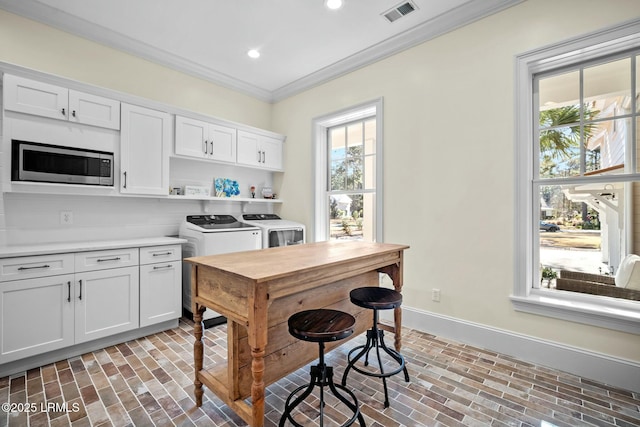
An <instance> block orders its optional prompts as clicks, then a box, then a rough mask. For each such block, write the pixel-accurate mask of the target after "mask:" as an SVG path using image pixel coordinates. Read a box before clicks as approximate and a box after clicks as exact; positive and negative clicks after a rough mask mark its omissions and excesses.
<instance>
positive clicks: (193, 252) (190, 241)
mask: <svg viewBox="0 0 640 427" xmlns="http://www.w3.org/2000/svg"><path fill="white" fill-rule="evenodd" d="M179 236H180V237H182V238H183V239H187V243H185V244H184V245H183V248H182V255H183V256H184V257H185V258H189V257H194V256H204V255H217V254H223V253H230V252H240V251H249V250H254V249H262V230H261V229H260V228H259V227H256V226H251V225H249V224H244V223H242V222H239V221H238V220H236V219H235V218H234V217H233V216H231V215H188V216H187V218H186V219H185V221H184V222H183V223H182V224H181V225H180V231H179ZM182 307H183V312H186V313H185V314H186V315H187V316H191V318H193V313H191V264H189V263H186V262H183V263H182ZM203 320H204V325H205V327H207V328H208V327H211V326H214V325H218V324H221V323H224V322H225V321H226V319H225V318H224V317H223V316H221V315H220V314H219V313H217V312H215V311H213V310H209V309H207V310H206V311H205V312H204V314H203Z"/></svg>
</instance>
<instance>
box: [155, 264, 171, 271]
mask: <svg viewBox="0 0 640 427" xmlns="http://www.w3.org/2000/svg"><path fill="white" fill-rule="evenodd" d="M165 268H173V265H171V264H168V265H160V266H157V265H154V266H153V269H154V270H162V269H165Z"/></svg>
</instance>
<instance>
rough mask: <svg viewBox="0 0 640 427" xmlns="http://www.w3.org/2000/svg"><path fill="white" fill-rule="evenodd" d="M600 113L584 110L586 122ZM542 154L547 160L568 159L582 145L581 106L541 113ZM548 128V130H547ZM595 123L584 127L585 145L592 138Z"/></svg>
mask: <svg viewBox="0 0 640 427" xmlns="http://www.w3.org/2000/svg"><path fill="white" fill-rule="evenodd" d="M598 113H599V111H596V110H589V109H588V108H586V106H585V109H584V120H585V121H591V120H592V119H593V118H594V117H595V116H596V115H597V114H598ZM540 127H541V128H543V130H541V131H540V153H542V154H543V155H544V156H545V157H547V158H550V159H551V158H552V159H558V158H561V157H563V158H565V159H568V158H570V157H572V156H573V155H574V154H575V153H574V151H573V150H574V149H575V148H577V147H578V146H579V143H580V106H579V105H568V106H565V107H560V108H553V109H551V110H545V111H540ZM545 128H547V129H545ZM593 129H594V124H593V123H587V124H585V125H584V126H583V131H584V143H585V145H586V143H587V141H588V140H589V138H590V137H591V135H592V133H593Z"/></svg>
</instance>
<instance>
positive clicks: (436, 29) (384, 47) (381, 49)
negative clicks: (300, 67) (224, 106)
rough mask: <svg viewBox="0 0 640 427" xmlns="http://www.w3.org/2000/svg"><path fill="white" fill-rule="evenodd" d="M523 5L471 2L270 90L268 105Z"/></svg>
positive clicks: (509, 0)
mask: <svg viewBox="0 0 640 427" xmlns="http://www.w3.org/2000/svg"><path fill="white" fill-rule="evenodd" d="M523 1H525V0H471V1H469V2H467V3H465V4H463V5H461V6H458V7H457V8H455V9H452V10H450V11H448V12H446V13H444V14H442V15H439V16H437V17H435V18H433V19H431V20H429V21H425V22H423V23H421V24H419V25H417V26H415V27H413V28H411V29H409V30H407V31H405V32H403V33H401V34H398V35H396V36H395V37H391V38H389V39H386V40H384V41H382V42H380V43H378V44H376V45H374V46H371V47H370V48H368V49H365V50H362V51H360V52H358V53H356V54H354V55H351V56H350V57H348V58H345V59H343V60H341V61H338V62H336V63H334V64H332V65H330V66H328V67H325V68H323V69H320V70H318V71H316V72H314V73H311V74H309V75H307V76H305V77H303V78H300V79H298V80H296V81H293V82H291V83H289V84H287V85H285V86H282V87H281V88H279V89H276V90H274V91H273V92H272V102H278V101H281V100H283V99H285V98H288V97H290V96H293V95H296V94H298V93H301V92H303V91H305V90H308V89H311V88H312V87H314V86H318V85H320V84H323V83H326V82H328V81H330V80H333V79H335V78H337V77H340V76H343V75H345V74H348V73H350V72H352V71H355V70H357V69H359V68H363V67H366V66H367V65H371V64H373V63H375V62H378V61H380V60H382V59H385V58H387V57H389V56H392V55H395V54H396V53H399V52H402V51H404V50H406V49H409V48H411V47H414V46H417V45H419V44H420V43H424V42H426V41H428V40H432V39H434V38H436V37H438V36H441V35H443V34H445V33H448V32H450V31H453V30H455V29H457V28H460V27H463V26H465V25H467V24H470V23H472V22H474V21H477V20H479V19H482V18H484V17H486V16H490V15H492V14H494V13H497V12H500V11H502V10H504V9H507V8H509V7H511V6H514V5H516V4H518V3H522V2H523Z"/></svg>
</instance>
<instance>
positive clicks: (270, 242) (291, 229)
mask: <svg viewBox="0 0 640 427" xmlns="http://www.w3.org/2000/svg"><path fill="white" fill-rule="evenodd" d="M240 220H241V221H242V222H244V223H245V224H248V225H252V226H255V227H260V229H262V248H263V249H264V248H273V247H277V246H291V245H300V244H302V243H305V241H306V240H305V239H306V234H305V226H304V224H300V223H299V222H294V221H289V220H286V219H282V218H280V217H279V216H278V215H276V214H243V215H242V217H241V219H240Z"/></svg>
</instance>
